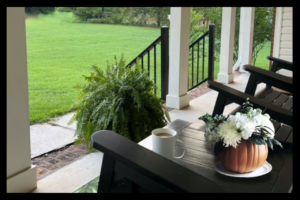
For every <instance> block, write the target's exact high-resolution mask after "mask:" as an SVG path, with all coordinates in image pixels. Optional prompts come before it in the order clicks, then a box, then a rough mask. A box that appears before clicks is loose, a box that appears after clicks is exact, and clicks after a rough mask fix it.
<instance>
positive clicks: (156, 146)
mask: <svg viewBox="0 0 300 200" xmlns="http://www.w3.org/2000/svg"><path fill="white" fill-rule="evenodd" d="M176 142H178V143H180V144H181V145H182V147H183V153H182V155H181V156H175V155H174V148H175V143H176ZM152 147H153V151H154V152H155V153H158V154H160V155H162V156H164V157H166V158H168V159H170V160H173V159H180V158H182V157H183V156H184V154H185V149H186V148H185V145H184V143H183V142H182V141H181V140H179V139H177V131H175V130H173V129H169V128H157V129H154V130H153V131H152Z"/></svg>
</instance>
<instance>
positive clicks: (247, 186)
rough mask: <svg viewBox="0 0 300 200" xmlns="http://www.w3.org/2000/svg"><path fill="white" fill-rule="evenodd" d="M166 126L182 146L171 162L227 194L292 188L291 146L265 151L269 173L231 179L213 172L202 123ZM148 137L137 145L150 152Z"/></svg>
mask: <svg viewBox="0 0 300 200" xmlns="http://www.w3.org/2000/svg"><path fill="white" fill-rule="evenodd" d="M166 127H168V128H171V129H174V130H176V131H177V132H178V139H180V140H182V141H183V142H184V143H185V146H186V152H185V155H184V156H183V158H182V159H179V160H177V159H176V160H174V162H176V163H178V164H180V165H182V166H185V167H187V168H188V169H190V170H192V171H195V172H197V173H199V174H201V175H202V176H204V177H206V178H208V179H210V180H212V181H214V182H216V183H217V184H218V185H220V186H221V187H222V188H223V189H224V190H225V191H227V192H239V193H240V192H242V193H243V192H245V193H270V192H271V193H287V192H292V189H293V144H292V143H282V145H283V149H281V148H280V147H278V146H276V145H275V147H274V150H271V149H269V153H268V158H267V162H268V163H270V164H271V166H272V170H271V171H270V172H269V173H267V174H265V175H261V176H257V177H248V178H245V177H232V176H227V175H224V174H221V173H219V172H217V171H216V169H215V166H216V164H217V163H219V162H220V159H219V158H218V157H217V156H215V155H214V153H213V150H214V148H213V146H211V144H210V143H209V142H207V141H206V140H205V137H204V132H205V123H204V122H203V121H200V120H199V122H197V123H196V122H193V123H191V122H187V121H184V120H179V119H178V120H175V121H173V122H172V123H171V124H169V125H167V126H166ZM151 139H152V138H151V136H149V137H147V138H146V139H144V140H143V141H141V142H139V144H140V145H141V146H143V147H146V148H148V149H150V150H152V140H151ZM181 152H182V147H181V146H180V145H178V146H176V148H175V154H176V155H180V154H181Z"/></svg>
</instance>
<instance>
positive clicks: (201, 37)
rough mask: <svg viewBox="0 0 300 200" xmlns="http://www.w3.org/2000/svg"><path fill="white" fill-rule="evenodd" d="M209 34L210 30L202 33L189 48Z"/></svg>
mask: <svg viewBox="0 0 300 200" xmlns="http://www.w3.org/2000/svg"><path fill="white" fill-rule="evenodd" d="M208 34H209V31H207V32H206V33H204V34H203V35H201V36H200V37H199V38H198V39H197V40H195V41H194V42H193V43H192V44H190V46H189V48H192V47H193V46H195V45H196V44H197V43H198V42H199V41H200V40H202V39H204V37H205V36H207V35H208Z"/></svg>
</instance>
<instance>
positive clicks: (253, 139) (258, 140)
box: [248, 136, 266, 145]
mask: <svg viewBox="0 0 300 200" xmlns="http://www.w3.org/2000/svg"><path fill="white" fill-rule="evenodd" d="M248 140H249V141H250V142H252V143H254V144H257V145H265V144H266V141H265V140H264V139H262V138H258V137H253V136H252V137H249V138H248Z"/></svg>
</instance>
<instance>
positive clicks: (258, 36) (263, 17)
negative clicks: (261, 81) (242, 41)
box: [208, 7, 274, 64]
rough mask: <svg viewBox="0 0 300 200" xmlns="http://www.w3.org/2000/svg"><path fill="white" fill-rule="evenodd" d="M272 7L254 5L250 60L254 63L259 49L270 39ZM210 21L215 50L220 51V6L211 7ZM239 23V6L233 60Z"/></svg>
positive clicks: (238, 8) (236, 57)
mask: <svg viewBox="0 0 300 200" xmlns="http://www.w3.org/2000/svg"><path fill="white" fill-rule="evenodd" d="M273 11H274V9H273V7H255V19H254V33H253V48H252V62H253V64H255V62H256V59H257V55H258V53H259V51H260V50H261V49H262V48H263V47H264V45H265V44H266V42H267V41H271V33H272V26H273ZM208 16H209V19H210V21H211V23H213V24H215V41H216V45H215V50H216V53H219V52H220V45H221V43H220V41H221V25H222V7H211V8H210V12H209V14H208ZM239 24H240V7H237V9H236V26H235V39H234V56H233V61H234V62H236V61H237V59H238V46H239V28H240V26H239Z"/></svg>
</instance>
